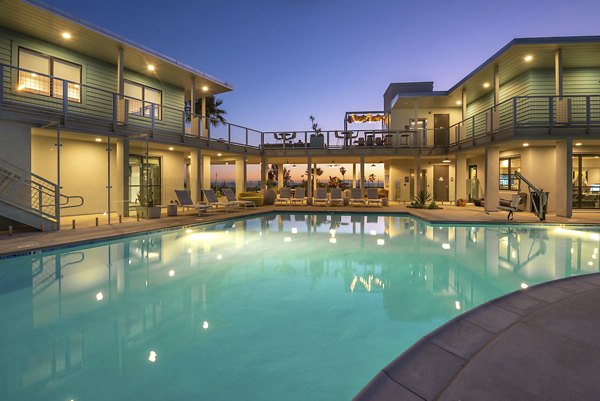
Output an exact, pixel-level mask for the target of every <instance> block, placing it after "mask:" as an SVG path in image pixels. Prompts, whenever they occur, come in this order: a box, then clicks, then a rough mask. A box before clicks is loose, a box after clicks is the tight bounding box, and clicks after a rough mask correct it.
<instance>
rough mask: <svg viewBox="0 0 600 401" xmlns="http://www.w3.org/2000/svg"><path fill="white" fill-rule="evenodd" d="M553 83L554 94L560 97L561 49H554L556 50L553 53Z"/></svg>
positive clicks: (561, 78) (561, 76)
mask: <svg viewBox="0 0 600 401" xmlns="http://www.w3.org/2000/svg"><path fill="white" fill-rule="evenodd" d="M554 85H555V95H556V96H560V97H562V95H563V62H562V49H556V51H555V53H554Z"/></svg>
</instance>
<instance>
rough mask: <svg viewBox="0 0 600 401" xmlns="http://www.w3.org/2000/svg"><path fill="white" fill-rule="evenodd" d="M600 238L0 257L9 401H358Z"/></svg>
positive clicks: (271, 232) (593, 253)
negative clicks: (412, 351) (426, 347)
mask: <svg viewBox="0 0 600 401" xmlns="http://www.w3.org/2000/svg"><path fill="white" fill-rule="evenodd" d="M599 247H600V233H599V230H598V229H592V228H576V227H568V228H567V227H556V226H543V225H532V226H521V225H509V226H504V225H488V226H467V225H464V226H448V225H442V226H434V225H430V224H427V223H425V222H423V221H420V220H415V219H413V218H411V217H406V216H375V215H367V216H363V215H354V214H352V215H332V216H331V215H325V214H316V215H304V214H302V215H293V214H282V215H274V214H269V215H262V216H257V217H252V218H248V219H243V220H231V221H227V222H221V223H216V224H209V225H202V226H197V227H189V228H184V229H177V230H170V231H164V232H159V233H151V234H148V235H144V236H135V237H130V238H126V239H124V240H119V241H110V242H101V243H94V244H90V245H87V246H83V247H73V248H65V249H62V250H56V251H44V252H39V253H36V254H34V255H28V256H20V257H16V258H11V259H3V260H0V336H1V338H0V339H1V342H0V361H2V363H1V364H0V399H2V400H17V399H18V400H45V401H46V400H60V401H62V400H66V401H68V400H74V401H84V400H85V401H87V400H107V399H110V400H142V399H143V400H189V399H195V400H196V399H197V400H200V399H207V400H308V399H310V400H348V399H351V398H352V397H353V396H354V395H356V393H357V392H358V391H360V389H361V388H362V387H363V386H364V385H365V384H366V383H367V382H368V381H369V380H370V379H371V378H372V377H373V376H374V375H375V374H377V372H378V371H379V370H380V369H381V368H382V367H383V366H385V365H386V364H387V363H389V362H390V361H391V360H393V359H394V358H395V357H397V356H398V355H399V354H401V353H402V352H403V351H404V350H405V349H406V348H408V347H409V346H410V345H412V344H413V343H414V342H415V341H417V340H418V339H419V338H420V337H422V336H423V335H425V334H427V333H428V332H430V331H431V330H433V329H435V328H436V327H438V326H440V325H442V324H443V323H445V322H447V321H448V320H450V319H451V318H453V317H454V316H456V315H458V314H460V313H462V312H464V311H465V310H468V309H470V308H472V307H474V306H477V305H479V304H481V303H484V302H486V301H488V300H490V299H492V298H495V297H498V296H500V295H502V294H505V293H507V292H510V291H514V290H516V289H519V288H523V287H526V286H528V285H532V284H536V283H539V282H544V281H548V280H552V279H556V278H561V277H565V276H570V275H575V274H583V273H591V272H597V271H598V270H599V261H598V259H599V257H598V248H599Z"/></svg>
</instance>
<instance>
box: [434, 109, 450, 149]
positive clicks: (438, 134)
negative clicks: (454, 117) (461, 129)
mask: <svg viewBox="0 0 600 401" xmlns="http://www.w3.org/2000/svg"><path fill="white" fill-rule="evenodd" d="M449 126H450V114H434V115H433V146H435V147H436V148H438V147H439V148H447V147H448V137H449V132H450V128H449Z"/></svg>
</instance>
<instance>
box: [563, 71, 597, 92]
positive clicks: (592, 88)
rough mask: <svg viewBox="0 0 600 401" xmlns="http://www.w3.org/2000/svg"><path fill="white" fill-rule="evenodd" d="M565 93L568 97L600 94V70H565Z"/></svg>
mask: <svg viewBox="0 0 600 401" xmlns="http://www.w3.org/2000/svg"><path fill="white" fill-rule="evenodd" d="M563 93H564V94H565V95H567V96H577V95H598V94H600V68H570V69H565V70H564V71H563Z"/></svg>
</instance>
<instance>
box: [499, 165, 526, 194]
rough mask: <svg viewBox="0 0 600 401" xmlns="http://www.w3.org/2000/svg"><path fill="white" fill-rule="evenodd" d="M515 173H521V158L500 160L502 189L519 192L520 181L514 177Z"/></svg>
mask: <svg viewBox="0 0 600 401" xmlns="http://www.w3.org/2000/svg"><path fill="white" fill-rule="evenodd" d="M515 171H521V157H508V158H501V159H500V189H508V190H511V191H518V190H519V180H517V179H515V177H514V175H515Z"/></svg>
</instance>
